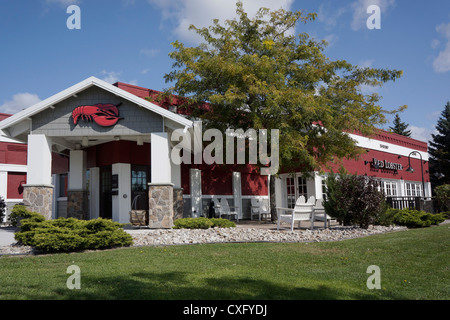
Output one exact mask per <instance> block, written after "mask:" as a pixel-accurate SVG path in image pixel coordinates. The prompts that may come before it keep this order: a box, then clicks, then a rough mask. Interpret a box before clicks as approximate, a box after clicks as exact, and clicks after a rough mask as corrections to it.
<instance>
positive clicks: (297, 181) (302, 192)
mask: <svg viewBox="0 0 450 320" xmlns="http://www.w3.org/2000/svg"><path fill="white" fill-rule="evenodd" d="M307 194H308V189H307V186H306V179H305V178H303V177H300V176H297V177H296V178H293V177H288V178H286V197H287V207H288V208H294V206H295V202H296V201H297V198H298V197H300V196H305V198H306V197H307Z"/></svg>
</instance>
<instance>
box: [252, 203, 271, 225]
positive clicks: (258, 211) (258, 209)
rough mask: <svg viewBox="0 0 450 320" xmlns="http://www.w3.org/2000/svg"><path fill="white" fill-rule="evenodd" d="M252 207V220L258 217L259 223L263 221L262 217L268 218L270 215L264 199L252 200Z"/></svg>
mask: <svg viewBox="0 0 450 320" xmlns="http://www.w3.org/2000/svg"><path fill="white" fill-rule="evenodd" d="M251 201H252V207H251V209H250V210H251V212H250V220H253V216H255V215H257V216H258V218H259V221H261V216H266V218H267V215H269V214H270V210H269V206H268V204H267V203H266V202H265V201H264V200H262V199H256V198H252V200H251Z"/></svg>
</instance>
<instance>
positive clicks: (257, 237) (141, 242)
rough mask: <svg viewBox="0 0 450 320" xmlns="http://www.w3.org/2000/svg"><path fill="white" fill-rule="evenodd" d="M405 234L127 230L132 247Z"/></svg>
mask: <svg viewBox="0 0 450 320" xmlns="http://www.w3.org/2000/svg"><path fill="white" fill-rule="evenodd" d="M400 230H407V228H406V227H398V226H390V227H383V226H370V227H369V228H368V229H361V228H357V227H343V226H336V227H331V228H327V229H323V228H321V229H315V230H309V229H301V230H298V229H297V230H295V229H294V231H290V230H289V229H283V230H280V231H277V230H270V229H260V228H251V227H249V228H245V227H240V228H210V229H134V230H126V231H127V232H129V233H130V234H131V236H132V237H133V245H132V246H134V247H141V246H166V245H181V244H202V243H225V242H235V243H237V242H319V241H339V240H345V239H352V238H358V237H365V236H370V235H374V234H380V233H385V232H392V231H400ZM33 253H34V251H33V249H32V248H31V247H29V246H22V245H20V244H18V243H14V244H12V245H9V246H0V255H5V254H6V255H15V254H33Z"/></svg>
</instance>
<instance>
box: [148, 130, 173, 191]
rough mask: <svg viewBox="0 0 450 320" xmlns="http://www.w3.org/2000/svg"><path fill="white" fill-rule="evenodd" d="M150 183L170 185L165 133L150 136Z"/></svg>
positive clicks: (167, 143) (167, 145)
mask: <svg viewBox="0 0 450 320" xmlns="http://www.w3.org/2000/svg"><path fill="white" fill-rule="evenodd" d="M151 171H152V172H151V173H152V177H151V179H152V183H171V181H172V178H171V161H170V154H169V141H168V135H167V133H166V132H156V133H152V134H151Z"/></svg>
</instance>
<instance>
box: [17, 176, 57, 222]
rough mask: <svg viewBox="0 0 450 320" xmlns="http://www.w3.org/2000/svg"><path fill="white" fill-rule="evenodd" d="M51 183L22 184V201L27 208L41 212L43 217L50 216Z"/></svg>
mask: <svg viewBox="0 0 450 320" xmlns="http://www.w3.org/2000/svg"><path fill="white" fill-rule="evenodd" d="M52 201H53V186H52V185H37V184H24V185H23V203H24V205H25V206H27V207H28V210H30V211H33V212H37V213H40V214H42V215H43V216H44V217H45V219H47V220H50V219H51V218H52Z"/></svg>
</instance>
